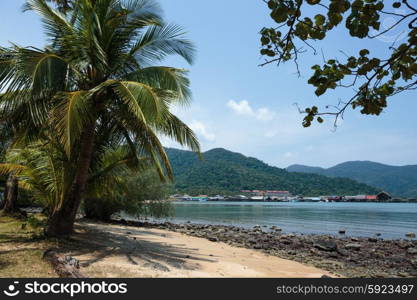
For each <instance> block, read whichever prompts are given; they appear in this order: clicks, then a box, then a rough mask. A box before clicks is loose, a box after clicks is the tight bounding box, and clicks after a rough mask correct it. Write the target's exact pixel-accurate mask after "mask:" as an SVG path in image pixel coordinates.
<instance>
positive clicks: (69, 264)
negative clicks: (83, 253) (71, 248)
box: [43, 249, 85, 278]
mask: <svg viewBox="0 0 417 300" xmlns="http://www.w3.org/2000/svg"><path fill="white" fill-rule="evenodd" d="M43 259H45V260H46V261H48V262H49V263H51V264H52V266H53V268H54V269H55V272H56V273H57V274H58V276H59V277H61V278H85V276H84V275H83V274H81V272H80V262H79V261H78V260H77V259H75V258H74V257H72V256H68V255H60V254H58V253H57V252H56V251H55V250H53V249H49V250H46V251H45V253H44V254H43Z"/></svg>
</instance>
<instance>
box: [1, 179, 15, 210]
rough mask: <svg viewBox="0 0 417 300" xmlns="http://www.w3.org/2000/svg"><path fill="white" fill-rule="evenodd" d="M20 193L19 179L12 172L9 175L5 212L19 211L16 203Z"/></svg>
mask: <svg viewBox="0 0 417 300" xmlns="http://www.w3.org/2000/svg"><path fill="white" fill-rule="evenodd" d="M18 193H19V181H18V180H17V178H16V177H15V176H13V175H12V174H10V175H9V177H8V178H7V182H6V188H5V193H4V194H5V195H4V196H5V198H4V206H3V212H5V213H7V214H10V213H14V212H16V211H17V208H16V203H17V197H18Z"/></svg>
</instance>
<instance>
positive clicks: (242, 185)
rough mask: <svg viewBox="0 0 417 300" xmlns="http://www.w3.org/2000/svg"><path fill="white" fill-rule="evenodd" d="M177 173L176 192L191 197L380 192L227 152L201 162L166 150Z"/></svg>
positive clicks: (206, 155) (215, 153)
mask: <svg viewBox="0 0 417 300" xmlns="http://www.w3.org/2000/svg"><path fill="white" fill-rule="evenodd" d="M166 151H167V154H168V157H169V159H170V161H171V165H172V169H173V171H174V178H175V182H174V190H175V191H176V192H178V193H189V194H230V193H239V192H240V191H241V190H255V189H259V190H270V189H273V190H288V191H290V192H291V193H292V194H294V195H305V196H320V195H346V194H371V193H377V192H378V191H379V190H378V189H376V188H374V187H372V186H369V185H366V184H362V183H358V182H356V181H354V180H351V179H345V178H343V179H340V178H329V177H325V176H321V175H315V174H305V173H293V172H288V171H287V170H285V169H280V168H277V167H274V166H270V165H268V164H266V163H264V162H263V161H261V160H259V159H257V158H254V157H247V156H245V155H243V154H241V153H237V152H232V151H229V150H226V149H224V148H216V149H211V150H209V151H207V152H204V153H203V154H202V156H203V159H202V160H199V158H198V155H197V154H196V153H194V152H190V151H185V150H179V149H174V148H167V149H166Z"/></svg>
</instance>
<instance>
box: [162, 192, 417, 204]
mask: <svg viewBox="0 0 417 300" xmlns="http://www.w3.org/2000/svg"><path fill="white" fill-rule="evenodd" d="M170 200H173V201H241V202H246V201H248V202H250V201H253V202H395V203H398V202H414V203H417V199H402V198H395V197H392V196H391V195H390V194H389V193H387V192H380V193H379V194H377V195H355V196H335V195H333V196H320V197H305V196H297V195H292V194H291V193H290V192H289V191H276V190H242V191H241V193H240V194H239V195H234V196H224V195H216V196H212V197H211V196H208V195H198V196H190V195H186V194H185V195H179V194H177V195H171V196H170Z"/></svg>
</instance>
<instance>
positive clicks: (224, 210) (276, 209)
mask: <svg viewBox="0 0 417 300" xmlns="http://www.w3.org/2000/svg"><path fill="white" fill-rule="evenodd" d="M174 205H175V217H174V218H173V220H171V221H174V222H185V221H191V222H193V223H204V224H227V225H238V226H243V227H252V226H254V225H261V226H264V225H265V226H268V227H270V226H273V225H275V226H278V227H280V228H282V229H283V230H284V231H286V232H297V233H328V234H336V233H337V231H338V230H339V229H346V231H347V234H348V235H352V236H373V235H375V234H377V233H380V234H381V235H382V237H385V238H403V237H404V235H405V234H406V233H407V232H417V204H415V203H406V204H405V203H250V202H236V203H235V202H178V203H175V204H174Z"/></svg>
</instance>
